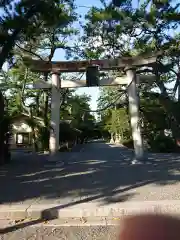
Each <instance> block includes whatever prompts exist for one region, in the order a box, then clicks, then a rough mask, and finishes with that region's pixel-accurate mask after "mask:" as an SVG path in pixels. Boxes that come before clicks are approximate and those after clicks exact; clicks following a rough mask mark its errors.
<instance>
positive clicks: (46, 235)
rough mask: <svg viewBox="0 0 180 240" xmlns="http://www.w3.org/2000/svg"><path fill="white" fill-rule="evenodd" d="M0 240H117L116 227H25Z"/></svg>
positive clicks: (7, 234) (5, 235) (4, 235)
mask: <svg viewBox="0 0 180 240" xmlns="http://www.w3.org/2000/svg"><path fill="white" fill-rule="evenodd" d="M0 239H1V240H36V239H37V240H57V239H61V240H117V239H118V230H117V227H116V226H91V227H57V228H54V227H27V228H23V229H19V230H17V231H15V232H9V233H6V234H3V235H1V237H0Z"/></svg>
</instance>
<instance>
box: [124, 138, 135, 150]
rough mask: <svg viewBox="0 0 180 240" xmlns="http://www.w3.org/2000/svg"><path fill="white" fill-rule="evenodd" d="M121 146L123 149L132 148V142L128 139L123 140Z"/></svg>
mask: <svg viewBox="0 0 180 240" xmlns="http://www.w3.org/2000/svg"><path fill="white" fill-rule="evenodd" d="M122 144H123V145H124V146H125V147H128V148H131V149H133V148H134V144H133V140H132V139H131V138H130V139H128V140H124V141H123V142H122Z"/></svg>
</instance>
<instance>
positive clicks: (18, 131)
mask: <svg viewBox="0 0 180 240" xmlns="http://www.w3.org/2000/svg"><path fill="white" fill-rule="evenodd" d="M29 120H30V117H29V115H28V114H24V113H23V114H20V115H18V116H16V117H14V118H12V120H11V129H12V130H11V137H10V141H9V144H10V148H11V149H22V148H25V149H28V150H33V130H32V128H31V126H30V124H28V122H29ZM34 120H36V122H37V123H38V125H39V126H42V127H43V126H44V122H43V119H41V118H39V117H34ZM35 132H36V134H37V133H38V129H37V127H36V129H35ZM80 134H81V131H80V130H78V129H75V128H72V127H71V120H61V121H60V139H59V140H60V145H64V144H65V143H66V145H67V146H68V145H72V144H74V143H75V142H78V138H79V135H80ZM38 145H39V147H40V148H41V146H40V145H41V143H38Z"/></svg>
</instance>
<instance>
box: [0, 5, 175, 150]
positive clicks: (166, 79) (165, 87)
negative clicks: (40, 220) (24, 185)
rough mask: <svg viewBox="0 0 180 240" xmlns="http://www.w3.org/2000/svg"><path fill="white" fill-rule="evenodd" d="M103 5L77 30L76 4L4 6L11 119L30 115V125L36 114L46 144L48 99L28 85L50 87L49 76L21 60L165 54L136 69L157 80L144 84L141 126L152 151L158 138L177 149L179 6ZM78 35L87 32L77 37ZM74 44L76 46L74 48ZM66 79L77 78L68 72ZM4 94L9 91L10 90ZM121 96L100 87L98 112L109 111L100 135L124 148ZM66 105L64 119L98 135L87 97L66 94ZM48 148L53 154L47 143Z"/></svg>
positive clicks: (3, 55) (0, 57) (3, 54)
mask: <svg viewBox="0 0 180 240" xmlns="http://www.w3.org/2000/svg"><path fill="white" fill-rule="evenodd" d="M117 2H118V3H117ZM101 3H102V6H101V7H99V8H98V7H96V6H94V7H92V8H91V9H90V10H89V12H88V14H87V15H86V19H85V20H86V21H84V22H83V24H82V29H79V30H78V31H77V30H76V29H74V23H75V22H76V21H77V19H78V15H77V12H76V6H75V5H76V2H74V1H73V0H68V1H65V0H52V1H46V0H39V1H34V0H21V1H18V2H16V1H11V2H10V1H8V0H3V1H1V5H0V7H1V10H2V12H3V14H2V16H1V17H0V26H1V28H0V35H1V40H0V46H1V51H0V66H1V68H2V65H3V64H4V63H5V61H8V63H9V66H10V67H11V70H10V71H8V72H4V71H1V88H2V90H3V89H4V91H3V92H4V96H5V97H6V101H7V102H8V112H9V114H10V115H12V116H13V115H14V114H17V113H19V112H26V113H28V114H29V116H30V117H31V118H32V119H34V118H33V116H36V117H41V118H42V119H43V122H44V126H45V127H44V129H43V131H42V132H43V134H44V136H45V139H48V134H49V113H50V101H51V94H50V92H49V91H42V90H38V91H37V90H27V86H28V87H29V86H30V85H31V84H32V83H33V82H34V81H35V80H37V79H39V78H42V79H44V80H45V81H48V80H49V78H50V75H49V74H41V73H32V72H31V71H30V70H29V69H28V68H27V67H26V66H25V65H24V64H23V61H22V60H23V58H24V57H27V56H28V57H33V58H36V59H42V60H48V61H51V60H52V59H53V57H54V55H55V52H56V50H57V49H62V50H63V51H66V52H67V55H68V57H70V58H75V59H78V58H86V59H92V58H93V59H95V58H100V59H101V58H109V57H111V58H112V57H121V56H134V55H138V54H146V53H151V52H155V51H162V50H163V52H162V55H161V57H159V59H158V62H157V64H156V65H151V66H149V67H147V68H139V69H137V72H138V73H139V74H149V73H154V74H155V76H156V79H155V81H154V82H146V83H140V84H139V94H140V100H141V101H140V110H141V125H142V127H143V135H144V139H145V141H146V142H147V145H148V146H149V147H153V146H155V144H154V145H153V142H154V143H155V142H156V141H157V139H161V140H160V141H161V142H162V141H163V140H162V139H163V138H164V139H167V138H170V139H171V140H172V142H173V144H174V143H175V142H176V140H177V139H179V137H180V130H179V129H180V128H179V126H180V118H179V113H178V112H179V111H178V107H179V101H180V81H179V79H180V74H179V60H180V59H179V36H180V35H179V33H178V27H179V21H180V13H179V4H178V3H175V2H174V1H172V0H171V1H166V0H165V1H149V0H147V1H146V0H145V1H143V2H139V3H138V4H137V5H135V3H134V1H129V0H124V1H112V2H109V1H106V0H101ZM49 10H51V11H49ZM81 30H83V31H81ZM80 32H81V33H82V32H83V34H82V36H80V38H78V35H80ZM75 38H76V39H78V42H75V43H74V39H75ZM70 40H72V44H71V45H70V44H69V43H70ZM103 74H104V75H109V76H118V75H122V74H124V73H123V71H122V72H118V71H110V72H104V73H103ZM61 77H62V78H63V79H67V78H71V77H77V76H70V75H68V74H66V75H62V76H61ZM7 88H9V90H8V91H5V89H7ZM121 95H122V88H121V87H118V88H108V89H107V88H103V89H102V90H101V92H100V97H99V101H98V104H99V108H104V107H106V106H107V105H108V106H109V107H108V108H107V109H106V110H105V111H102V112H101V113H100V114H99V118H100V119H101V124H100V126H101V129H102V126H104V127H103V129H102V131H103V132H104V133H105V132H106V135H112V136H111V138H112V137H114V139H115V140H116V141H121V142H124V140H126V141H127V140H128V139H130V136H131V132H130V127H129V117H128V114H127V113H128V101H127V96H126V94H124V95H123V97H120V96H121ZM61 100H62V103H61V113H62V114H61V116H60V118H61V119H62V120H63V119H71V125H72V126H73V127H74V128H79V129H81V130H82V131H83V132H84V133H85V132H86V133H85V134H84V136H86V135H89V134H90V133H91V132H93V131H92V129H94V128H96V127H97V125H96V124H95V119H94V117H93V115H92V114H90V113H89V112H88V111H89V110H90V106H89V103H88V102H89V97H88V96H81V97H78V96H77V95H75V94H74V92H73V91H69V90H67V89H65V90H62V94H61ZM114 100H116V101H114ZM110 103H112V104H110ZM109 104H110V105H109ZM83 109H86V111H84V110H83ZM154 113H156V114H154ZM32 119H31V120H32ZM166 129H170V130H171V133H172V137H167V136H165V134H164V132H165V130H166ZM107 133H108V134H107ZM84 138H85V137H84ZM130 140H131V139H130ZM164 141H166V140H164ZM168 141H169V140H168ZM156 145H157V144H156ZM44 148H48V141H47V143H46V144H45V146H44Z"/></svg>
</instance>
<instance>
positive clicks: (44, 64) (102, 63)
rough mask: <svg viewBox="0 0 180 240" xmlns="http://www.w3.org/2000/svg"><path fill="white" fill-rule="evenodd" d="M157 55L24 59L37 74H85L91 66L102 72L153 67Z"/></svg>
mask: <svg viewBox="0 0 180 240" xmlns="http://www.w3.org/2000/svg"><path fill="white" fill-rule="evenodd" d="M158 56H159V54H158V53H157V54H156V55H154V56H153V55H152V54H151V55H147V56H143V55H140V56H135V57H122V58H115V59H102V60H83V61H51V62H49V61H43V60H34V59H30V58H24V63H25V65H26V66H28V67H30V68H31V70H32V71H36V72H63V73H67V72H85V71H86V68H87V67H88V66H91V65H98V66H99V69H100V70H115V69H123V68H125V67H126V66H127V65H128V66H134V67H141V66H145V65H152V64H154V63H155V62H156V60H157V57H158Z"/></svg>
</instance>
